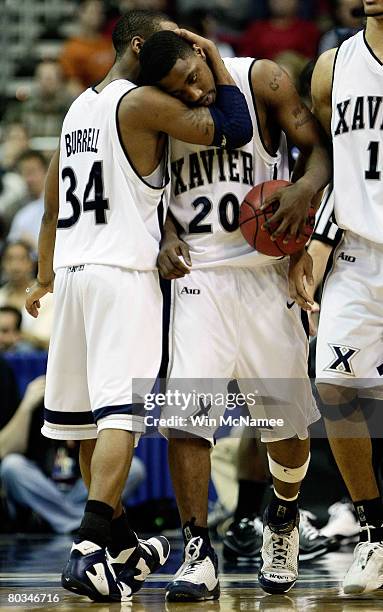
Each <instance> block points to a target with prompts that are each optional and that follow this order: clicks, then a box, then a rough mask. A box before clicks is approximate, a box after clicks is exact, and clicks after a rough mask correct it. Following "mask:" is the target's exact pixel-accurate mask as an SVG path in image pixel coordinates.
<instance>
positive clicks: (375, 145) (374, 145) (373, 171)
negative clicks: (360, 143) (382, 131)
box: [364, 140, 381, 181]
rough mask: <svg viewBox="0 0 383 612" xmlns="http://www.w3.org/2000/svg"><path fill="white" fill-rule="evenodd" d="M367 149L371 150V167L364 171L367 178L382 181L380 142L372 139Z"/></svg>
mask: <svg viewBox="0 0 383 612" xmlns="http://www.w3.org/2000/svg"><path fill="white" fill-rule="evenodd" d="M367 151H370V167H369V169H368V170H366V171H365V173H364V178H365V179H370V180H375V181H380V176H381V173H380V171H379V170H378V161H379V142H377V141H374V140H372V141H371V142H370V144H369V146H368V149H367Z"/></svg>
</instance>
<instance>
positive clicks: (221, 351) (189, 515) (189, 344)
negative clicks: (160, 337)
mask: <svg viewBox="0 0 383 612" xmlns="http://www.w3.org/2000/svg"><path fill="white" fill-rule="evenodd" d="M185 288H186V289H185ZM234 293H235V279H234V277H233V276H232V275H231V274H230V273H226V272H225V271H223V270H219V271H218V270H217V271H215V270H211V271H210V270H209V271H202V270H197V271H194V272H192V273H191V274H190V275H189V276H188V277H187V278H186V279H181V280H178V281H175V283H174V287H173V307H172V317H171V328H170V368H169V384H168V390H169V389H170V390H171V389H175V388H181V389H182V391H184V392H188V391H189V392H190V391H191V390H195V391H196V392H197V393H200V392H201V393H205V394H209V393H210V394H211V393H213V394H214V393H216V392H218V391H221V392H223V393H225V392H226V384H225V383H224V381H222V380H220V379H224V378H227V377H229V376H230V373H231V370H232V367H233V364H234V358H233V348H232V347H233V346H235V336H234V337H233V330H232V327H231V325H230V321H231V320H232V319H233V314H234V313H233V312H232V311H233V306H232V303H233V295H234ZM223 410H224V407H223V406H220V407H217V406H215V405H214V402H213V403H212V402H211V401H210V400H205V399H201V401H199V398H197V405H195V404H193V405H190V407H189V409H188V410H186V411H180V410H178V412H177V414H178V416H179V415H183V416H185V417H188V421H187V423H186V424H185V426H184V427H183V428H182V427H178V432H177V431H175V430H173V429H172V428H171V427H169V426H168V432H167V437H168V439H169V465H170V471H171V475H172V481H173V486H174V490H175V494H176V499H177V505H178V508H179V512H180V516H181V522H182V529H183V536H184V542H185V554H184V563H183V564H182V566H181V567H180V569H179V570H178V572H177V573H176V575H175V577H174V580H173V581H172V582H171V583H170V584H169V585H168V587H167V592H166V597H167V599H169V600H174V601H196V600H203V599H213V598H217V597H218V596H219V582H218V574H217V557H216V555H215V553H214V550H213V549H212V547H211V543H210V539H209V534H208V529H207V511H208V486H209V479H210V446H211V442H212V438H213V435H214V431H215V429H216V427H217V426H218V425H219V415H220V414H221V413H222V411H223ZM174 414H175V412H174V410H173V411H172V410H170V409H169V407H167V408H166V409H165V410H164V411H163V415H162V416H163V417H164V418H165V419H167V420H168V421H169V418H170V417H171V416H173V415H174ZM197 416H198V417H199V418H200V419H202V421H203V420H204V417H206V419H210V421H208V420H207V421H206V423H205V424H204V423H202V422H200V424H199V425H198V424H196V423H195V424H194V425H193V423H191V420H190V418H191V417H197ZM169 422H170V421H169ZM214 422H216V423H217V425H214ZM176 429H177V428H176ZM180 431H183V437H179V432H180ZM196 560H198V561H201V563H195V561H196Z"/></svg>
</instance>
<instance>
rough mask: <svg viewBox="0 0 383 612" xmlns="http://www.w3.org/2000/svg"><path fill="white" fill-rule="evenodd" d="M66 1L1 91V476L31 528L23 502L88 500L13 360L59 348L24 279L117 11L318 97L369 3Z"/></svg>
mask: <svg viewBox="0 0 383 612" xmlns="http://www.w3.org/2000/svg"><path fill="white" fill-rule="evenodd" d="M30 2H31V3H33V0H30ZM21 4H22V3H20V6H21ZM66 4H68V6H69V5H71V7H72V9H73V10H72V12H69V13H68V16H67V18H66V19H61V18H60V19H58V20H57V21H55V20H54V18H53V17H52V12H51V13H50V19H49V20H47V21H46V23H45V29H44V27H42V28H40V31H39V33H38V34H37V39H36V41H35V42H36V48H37V47H38V44H37V43H38V41H39V39H40V40H47V39H49V40H55V41H56V43H58V44H55V45H54V46H51V47H49V45H48V47H46V46H45V47H43V48H44V49H45V51H44V52H42V53H40V55H38V54H36V53H34V50H33V49H34V45H32V47H31V50H30V52H29V53H28V54H26V55H25V56H20V57H19V58H18V62H17V63H16V67H15V69H14V74H13V75H10V78H9V83H8V86H7V89H6V91H5V92H2V94H1V99H0V119H1V123H0V256H1V260H0V370H1V372H0V373H1V376H0V381H1V389H0V393H1V400H2V401H1V410H0V470H1V478H2V482H3V491H5V492H6V494H7V506H8V507H7V513H8V515H10V516H11V518H12V520H14V521H16V523H17V521H19V524H20V521H21V523H22V524H23V526H24V527H25V518H24V517H23V515H22V514H21V516H20V515H19V514H18V512H19V511H20V508H24V509H26V508H27V509H29V511H30V510H32V511H33V513H34V515H36V516H38V517H39V521H40V522H41V521H42V522H43V523H44V524H45V525H48V526H49V528H50V529H51V530H53V531H57V532H69V531H71V530H72V529H74V528H75V527H77V526H78V522H79V519H80V517H81V515H82V510H83V504H84V503H85V499H86V492H85V490H84V487H83V485H82V483H81V481H80V480H79V479H78V476H79V472H78V465H77V461H76V458H75V457H76V445H75V444H69V443H68V444H64V445H63V444H55V443H53V442H52V441H49V440H47V439H43V438H42V436H41V435H40V424H41V418H42V411H43V394H44V384H45V379H44V377H39V378H37V379H35V380H34V381H32V382H31V383H30V384H29V386H28V387H27V389H26V392H25V394H24V393H21V394H20V390H19V385H18V384H17V381H16V380H15V377H14V373H13V370H12V367H11V366H10V365H9V362H10V361H9V358H11V357H12V356H14V355H16V356H17V355H26V354H27V353H29V352H30V353H35V352H36V351H46V350H47V348H48V344H49V337H50V332H51V326H52V296H51V295H48V296H47V298H46V299H44V302H43V304H42V306H41V312H40V316H39V317H38V319H33V318H32V317H31V316H30V315H28V314H27V313H26V311H25V309H24V307H23V305H24V298H25V289H26V288H27V287H28V286H30V284H31V283H32V281H33V279H34V277H35V275H36V251H37V241H38V233H39V227H40V222H41V217H42V214H43V207H44V203H43V191H44V182H45V176H46V172H47V167H48V164H49V160H50V156H51V155H52V153H53V151H54V150H55V148H56V146H57V142H58V138H59V134H60V129H61V124H62V120H63V118H64V115H65V113H66V111H67V110H68V108H69V106H70V104H71V102H72V100H73V99H74V98H75V97H76V96H77V95H79V94H80V93H81V92H82V91H83V90H84V89H86V88H87V87H88V86H90V85H93V84H95V83H97V82H98V81H100V80H101V79H102V77H103V75H104V74H105V73H106V72H107V71H108V69H109V68H110V66H111V65H112V63H113V61H114V53H113V50H112V45H111V32H112V30H113V27H114V25H115V23H116V21H117V19H118V18H119V16H120V15H121V14H123V12H124V11H126V10H128V9H132V8H152V9H156V10H161V11H164V12H166V13H168V14H170V15H171V16H172V17H173V18H174V19H175V20H176V21H177V22H178V23H179V24H180V26H183V27H186V28H188V29H191V30H194V31H196V32H198V33H200V34H202V35H204V36H206V37H209V38H211V39H212V40H214V41H215V42H216V44H217V46H218V48H219V50H220V52H221V55H222V56H234V55H237V56H252V57H261V58H269V59H273V60H275V61H277V62H278V63H279V64H280V65H281V66H282V67H283V68H284V69H285V70H286V71H287V72H288V73H289V74H290V76H291V78H292V79H293V80H294V82H295V83H296V85H297V87H298V89H299V91H300V93H301V95H302V97H304V98H306V100H307V101H308V103H309V100H308V98H309V79H310V74H311V70H312V66H313V61H314V60H315V58H316V57H317V56H318V54H319V53H322V52H323V51H325V50H327V49H329V48H331V47H334V46H337V45H339V44H340V43H341V42H342V41H343V40H344V39H345V38H347V37H348V36H350V35H351V34H353V33H355V32H356V31H357V30H358V29H360V28H362V27H363V19H362V18H361V17H358V16H355V15H354V12H353V11H355V9H358V8H360V7H361V1H360V0H256V1H255V0H82V1H80V0H78V1H76V0H73V2H66ZM13 10H16V8H15V7H14V9H13ZM47 49H51V50H50V51H49V52H48V51H47ZM21 77H22V78H21ZM20 79H21V81H22V84H20ZM4 357H5V358H6V359H4ZM7 358H8V360H7ZM135 467H136V469H133V470H132V471H131V476H130V478H131V479H132V480H131V482H130V483H129V482H128V483H127V489H126V492H127V494H128V493H129V494H130V492H131V491H132V490H133V489H134V488H135V487H136V486H137V484H138V483H139V482H141V481H142V479H143V478H144V477H145V474H144V467H143V465H142V463H141V464H140V462H139V460H137V463H136V465H135ZM0 515H1V512H0ZM40 526H41V525H40Z"/></svg>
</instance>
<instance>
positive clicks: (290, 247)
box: [239, 181, 315, 257]
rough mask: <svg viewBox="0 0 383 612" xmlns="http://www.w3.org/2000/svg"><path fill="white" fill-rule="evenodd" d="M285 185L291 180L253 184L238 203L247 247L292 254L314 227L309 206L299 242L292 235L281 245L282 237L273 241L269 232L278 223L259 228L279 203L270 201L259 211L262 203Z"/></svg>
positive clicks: (261, 250)
mask: <svg viewBox="0 0 383 612" xmlns="http://www.w3.org/2000/svg"><path fill="white" fill-rule="evenodd" d="M286 185H291V183H289V182H288V181H266V182H264V183H261V184H260V185H256V186H255V187H253V188H252V189H251V190H250V191H249V193H248V194H247V195H246V197H245V199H244V200H243V202H242V204H241V209H240V213H239V226H240V229H241V232H242V235H243V237H244V238H245V240H247V242H248V243H249V244H250V246H252V247H253V248H254V249H256V250H257V251H259V253H263V254H264V255H273V256H274V257H280V256H281V255H292V254H293V253H296V252H297V251H300V250H301V249H302V247H303V246H304V245H305V244H306V242H307V241H308V239H309V238H310V236H311V234H312V233H313V230H314V225H315V211H314V209H313V208H311V207H310V209H309V211H308V216H307V219H306V226H305V229H304V232H303V234H301V236H300V237H301V241H300V242H296V239H295V238H290V239H289V241H288V242H287V243H286V244H284V243H283V240H284V236H278V237H277V239H276V240H275V241H273V240H271V235H272V233H273V231H274V230H275V229H276V227H277V224H273V226H272V227H268V228H265V229H264V230H263V229H262V226H263V224H264V223H265V222H266V221H267V220H268V219H270V217H272V216H273V214H274V213H275V212H276V211H277V210H278V207H279V203H278V202H272V203H271V204H269V206H268V207H267V208H265V209H264V210H261V206H262V204H263V202H264V201H265V200H266V198H268V197H269V196H271V195H272V194H273V193H275V191H277V190H278V189H280V188H281V187H284V186H286Z"/></svg>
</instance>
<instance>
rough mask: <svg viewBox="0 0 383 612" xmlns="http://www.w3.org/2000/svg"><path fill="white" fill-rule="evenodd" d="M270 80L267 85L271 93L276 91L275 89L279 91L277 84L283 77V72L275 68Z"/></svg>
mask: <svg viewBox="0 0 383 612" xmlns="http://www.w3.org/2000/svg"><path fill="white" fill-rule="evenodd" d="M272 75H273V77H272V79H271V81H270V83H269V87H270V89H271V90H272V91H277V89H279V83H278V81H279V80H280V79H281V78H282V76H283V70H282V69H281V68H275V69H274V70H273V72H272Z"/></svg>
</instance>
